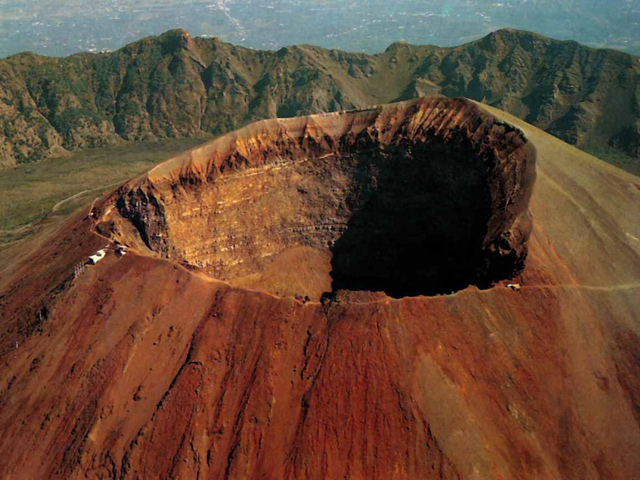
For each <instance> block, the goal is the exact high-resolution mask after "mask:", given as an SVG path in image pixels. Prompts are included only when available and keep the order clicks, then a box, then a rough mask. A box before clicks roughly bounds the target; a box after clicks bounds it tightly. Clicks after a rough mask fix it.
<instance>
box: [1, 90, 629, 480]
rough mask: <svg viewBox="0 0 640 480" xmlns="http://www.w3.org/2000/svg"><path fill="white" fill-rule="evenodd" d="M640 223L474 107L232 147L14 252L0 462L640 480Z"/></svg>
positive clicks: (64, 474) (173, 169) (260, 129)
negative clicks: (638, 475)
mask: <svg viewBox="0 0 640 480" xmlns="http://www.w3.org/2000/svg"><path fill="white" fill-rule="evenodd" d="M638 213H640V180H639V179H638V178H637V177H635V176H633V175H631V174H627V173H625V172H623V171H621V170H618V169H616V168H615V167H612V166H610V165H607V164H604V163H602V162H600V161H598V160H597V159H595V158H593V157H590V156H588V155H586V154H584V153H582V152H580V151H579V150H577V149H575V148H573V147H571V146H569V145H567V144H565V143H563V142H562V141H560V140H558V139H556V138H554V137H551V136H550V135H548V134H546V133H544V132H542V131H541V130H538V129H537V128H535V127H532V126H530V125H528V124H526V123H524V122H522V121H520V120H517V119H515V118H514V117H511V116H509V115H508V114H505V113H503V112H500V111H498V110H495V109H492V108H490V107H487V106H484V105H481V104H478V103H475V102H472V101H469V100H465V99H443V98H432V99H429V98H427V99H419V100H413V101H409V102H403V103H398V104H390V105H384V106H379V107H371V108H368V109H361V110H355V111H348V112H339V113H332V114H322V115H312V116H307V117H299V118H291V119H273V120H266V121H261V122H258V123H255V124H252V125H250V126H248V127H245V128H243V129H241V130H238V131H237V132H234V133H231V134H227V135H225V136H222V137H220V138H218V139H216V140H213V141H212V142H210V143H208V144H205V145H203V146H201V147H199V148H197V149H194V150H192V151H189V152H185V153H184V154H182V155H180V156H178V157H175V158H173V159H170V160H168V161H166V162H164V163H162V164H160V165H158V166H157V167H155V168H153V169H152V170H150V171H149V172H147V173H146V174H144V175H142V176H140V177H138V178H135V179H132V180H131V181H129V182H127V183H125V184H124V185H122V186H121V187H119V188H117V189H116V190H114V191H113V192H110V193H108V194H106V195H103V196H102V197H100V198H99V199H97V200H96V201H95V202H94V203H93V204H92V205H91V207H90V208H89V209H87V210H86V211H83V212H81V213H80V214H78V215H76V216H74V217H72V218H70V219H69V220H68V221H67V222H66V223H65V224H64V225H63V226H62V227H61V226H55V227H51V228H50V229H49V230H46V231H44V232H43V233H42V234H41V235H40V236H39V237H37V238H34V239H30V240H26V241H23V242H21V243H19V244H16V245H14V246H12V247H11V248H10V249H8V250H7V251H6V252H3V254H2V257H1V258H0V260H1V261H2V262H3V263H4V265H5V267H4V268H3V269H2V273H0V348H1V350H0V355H1V360H2V362H1V363H0V426H1V428H2V431H3V432H4V435H3V437H2V439H0V453H1V455H0V472H2V476H3V478H13V479H23V478H24V479H31V478H33V479H36V478H38V479H40V478H64V479H68V478H94V479H104V478H111V479H152V478H158V479H159V478H181V479H192V478H199V479H232V478H237V479H248V478H252V479H258V478H262V479H264V478H270V479H271V478H273V479H285V478H286V479H291V478H305V479H306V478H318V479H320V478H323V479H324V478H351V479H364V478H366V479H389V478H393V479H458V478H469V479H496V478H500V479H505V480H506V479H525V478H530V479H540V478H575V479H587V478H589V479H590V478H593V479H596V478H607V479H629V478H633V476H634V475H635V474H636V472H637V471H640V455H638V453H639V452H640V357H639V356H638V355H639V354H638V352H640V323H639V320H640V295H639V290H640V224H638V222H637V217H638ZM123 247H126V248H123ZM103 250H104V256H100V260H99V261H98V262H96V263H95V264H88V258H89V257H90V256H92V255H93V256H95V255H96V253H97V252H100V251H103Z"/></svg>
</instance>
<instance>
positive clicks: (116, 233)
mask: <svg viewBox="0 0 640 480" xmlns="http://www.w3.org/2000/svg"><path fill="white" fill-rule="evenodd" d="M534 157H535V153H534V151H533V149H532V147H531V146H530V145H529V144H527V142H526V139H524V137H523V136H522V134H521V133H520V132H519V131H518V130H516V129H514V128H513V127H511V126H509V125H505V124H500V123H498V122H496V121H495V120H494V119H493V118H492V117H489V116H488V115H486V114H484V113H481V111H479V109H478V108H477V107H476V106H475V105H473V104H471V103H470V102H467V101H464V100H443V99H427V100H420V101H414V102H408V103H402V104H395V105H389V106H384V107H379V108H375V109H371V110H366V111H359V112H346V113H340V114H330V115H320V116H311V117H303V118H297V119H288V120H270V121H264V122H259V123H257V124H254V125H252V126H250V127H247V128H245V129H242V130H240V131H238V132H236V133H234V134H230V135H227V136H225V137H222V138H220V139H218V140H216V141H213V142H211V143H210V144H208V145H206V146H204V147H202V148H200V149H199V150H196V151H193V152H191V153H189V154H187V155H185V156H183V157H181V158H178V159H174V160H171V161H169V162H167V164H165V165H162V166H161V167H158V168H157V169H155V170H153V171H151V172H150V173H149V175H148V176H146V177H144V178H140V179H136V180H134V181H132V182H130V183H129V184H127V185H125V186H124V187H123V188H122V189H120V190H119V191H117V192H116V193H115V194H114V195H113V196H112V198H111V199H110V200H109V201H108V202H107V203H110V204H111V205H110V206H109V205H105V206H104V207H103V216H102V222H101V224H100V226H99V229H101V230H102V231H103V232H104V233H107V234H109V235H111V236H112V237H114V238H115V239H118V240H119V241H121V242H123V243H125V244H129V245H133V246H137V247H139V248H142V249H148V250H151V251H153V252H156V253H158V254H160V255H162V256H164V257H167V258H170V259H173V260H176V261H179V262H182V263H185V264H188V265H190V266H193V267H195V268H199V269H202V271H204V272H206V273H207V274H208V275H210V276H212V277H215V278H218V279H222V280H226V281H229V282H231V283H234V284H237V285H241V286H246V287H252V288H259V289H264V290H268V291H271V292H273V293H276V294H279V295H295V294H298V295H301V296H305V295H306V296H309V298H311V299H318V298H319V297H320V295H322V293H325V292H330V291H334V290H338V289H346V290H370V291H384V292H385V293H387V294H388V295H390V296H396V297H401V296H407V295H433V294H439V293H449V292H452V291H455V290H459V289H462V288H465V287H466V286H468V285H470V284H474V285H478V286H488V285H490V284H491V283H492V282H494V281H496V280H500V279H504V278H508V277H510V276H512V275H513V274H514V273H516V272H517V271H519V270H520V269H521V268H522V266H523V262H524V259H525V257H526V240H527V238H528V235H529V231H530V221H529V218H528V215H527V211H526V209H527V204H528V200H529V196H530V193H531V188H532V185H533V177H534V173H533V171H534V170H533V166H534ZM105 212H109V213H108V214H106V213H105Z"/></svg>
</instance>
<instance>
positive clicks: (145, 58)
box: [0, 30, 640, 166]
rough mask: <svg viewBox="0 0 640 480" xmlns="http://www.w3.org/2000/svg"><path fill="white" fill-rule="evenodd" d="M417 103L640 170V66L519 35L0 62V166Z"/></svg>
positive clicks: (182, 42) (163, 46) (159, 44)
mask: <svg viewBox="0 0 640 480" xmlns="http://www.w3.org/2000/svg"><path fill="white" fill-rule="evenodd" d="M426 95H444V96H449V97H458V96H464V97H469V98H472V99H476V100H479V101H483V102H485V103H487V104H490V105H493V106H496V107H498V108H501V109H503V110H505V111H508V112H511V113H513V114H514V115H517V116H518V117H520V118H523V119H525V120H526V121H527V122H529V123H531V124H534V125H536V126H539V127H541V128H543V129H545V130H546V131H548V132H550V133H552V134H553V135H556V136H558V137H560V138H562V139H563V140H565V141H568V142H570V143H573V144H575V145H578V146H581V147H582V146H602V145H610V146H613V147H615V148H618V149H621V150H623V151H625V152H627V153H628V154H630V155H634V156H640V58H638V57H636V56H632V55H628V54H624V53H621V52H616V51H612V50H594V49H591V48H587V47H583V46H581V45H579V44H577V43H575V42H561V41H556V40H552V39H549V38H546V37H542V36H540V35H536V34H533V33H529V32H521V31H516V30H500V31H498V32H495V33H492V34H490V35H488V36H487V37H485V38H483V39H481V40H479V41H477V42H473V43H470V44H467V45H462V46H460V47H455V48H439V47H435V46H415V45H409V44H405V43H397V44H393V45H391V46H390V47H389V48H388V49H387V50H386V51H385V52H384V53H381V54H378V55H365V54H353V53H345V52H341V51H337V50H325V49H322V48H319V47H313V46H297V47H287V48H283V49H281V50H279V51H277V52H273V51H255V50H250V49H246V48H241V47H235V46H233V45H229V44H225V43H223V42H221V41H220V40H217V39H202V38H191V37H190V36H189V34H188V33H187V32H185V31H182V30H176V31H170V32H167V33H165V34H164V35H161V36H159V37H149V38H146V39H143V40H140V41H139V42H136V43H133V44H130V45H128V46H126V47H124V48H123V49H121V50H118V51H117V52H114V53H110V54H95V55H93V54H80V55H74V56H71V57H68V58H63V59H57V58H47V57H41V56H37V55H34V54H29V53H24V54H19V55H15V56H12V57H10V58H8V59H5V60H1V61H0V165H4V166H8V165H13V164H15V163H16V162H29V161H37V160H40V159H43V158H47V157H49V156H52V155H56V154H58V153H59V152H60V151H62V149H67V150H72V149H76V148H82V147H90V146H99V145H104V144H106V143H110V142H115V141H118V140H119V139H122V138H124V139H128V140H141V139H144V140H147V139H154V138H162V137H175V136H190V135H194V134H196V133H199V132H209V133H223V132H227V131H230V130H233V129H234V128H237V127H239V126H241V125H243V124H246V123H249V122H251V121H252V120H255V119H260V118H273V117H292V116H296V115H301V114H306V113H312V112H326V111H336V110H342V109H350V108H355V107H362V106H367V105H372V104H380V103H386V102H390V101H396V100H403V99H409V98H413V97H416V96H426Z"/></svg>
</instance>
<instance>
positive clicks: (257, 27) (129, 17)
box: [0, 0, 640, 57]
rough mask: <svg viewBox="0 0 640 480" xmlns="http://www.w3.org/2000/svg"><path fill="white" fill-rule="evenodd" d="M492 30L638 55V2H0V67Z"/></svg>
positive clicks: (351, 45) (427, 39)
mask: <svg viewBox="0 0 640 480" xmlns="http://www.w3.org/2000/svg"><path fill="white" fill-rule="evenodd" d="M605 3H606V5H604V4H605ZM569 4H570V5H569ZM582 4H583V5H584V8H578V7H579V6H580V5H582ZM614 4H616V5H614ZM563 5H568V6H566V7H563ZM569 7H570V8H569ZM614 7H615V8H614ZM34 10H35V12H36V13H34ZM27 11H28V12H29V13H27ZM363 11H364V12H366V13H364V14H363V13H362V12H363ZM576 12H582V13H576ZM502 27H513V28H518V29H525V30H535V31H537V32H539V33H543V34H545V35H548V36H551V37H554V38H559V39H572V40H576V41H578V42H581V43H584V44H586V45H589V46H593V47H599V48H614V49H618V50H622V51H626V52H628V53H634V54H640V0H608V1H607V2H601V1H599V0H572V1H568V2H554V1H550V0H503V1H502V2H492V1H484V0H448V1H442V0H436V1H431V2H428V3H427V2H423V1H418V0H404V1H399V2H386V1H383V0H369V1H367V2H365V1H364V0H351V1H337V0H319V1H314V2H306V1H303V0H262V1H257V0H236V1H233V0H217V1H214V2H211V1H210V0H209V1H193V2H188V3H182V2H179V1H177V0H147V1H141V2H132V1H128V0H96V1H89V0H75V1H72V0H62V1H59V2H47V1H44V2H39V4H38V6H29V8H28V9H27V7H25V6H21V4H20V3H19V2H12V3H7V2H3V1H2V0H0V57H5V56H8V55H12V54H15V53H18V52H22V51H32V52H34V53H38V54H42V55H49V56H66V55H70V54H74V53H78V52H94V53H97V52H107V51H111V50H115V49H118V48H120V47H122V46H124V45H126V44H127V43H129V42H132V41H135V40H137V39H139V38H141V37H144V36H148V35H156V34H159V33H161V32H164V31H166V30H168V29H172V28H184V29H186V30H188V31H189V32H191V34H192V35H194V36H205V37H207V36H216V37H220V38H221V39H222V40H224V41H226V42H229V43H234V44H237V45H243V46H246V47H250V48H256V49H279V48H281V47H283V46H286V45H292V44H301V43H304V44H314V45H319V46H322V47H326V48H336V49H342V50H347V51H360V52H367V53H378V52H381V51H384V49H385V48H386V47H387V46H388V45H390V44H391V43H393V42H395V41H398V40H404V41H407V42H409V43H416V44H437V45H441V46H453V45H459V44H462V43H465V42H469V41H472V40H475V39H477V38H480V37H482V36H483V35H486V34H487V33H489V32H491V31H493V30H496V29H498V28H502Z"/></svg>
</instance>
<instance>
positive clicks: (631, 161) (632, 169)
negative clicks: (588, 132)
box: [583, 147, 640, 177]
mask: <svg viewBox="0 0 640 480" xmlns="http://www.w3.org/2000/svg"><path fill="white" fill-rule="evenodd" d="M583 150H584V151H585V152H587V153H588V154H589V155H593V156H594V157H598V158H599V159H600V160H603V161H605V162H607V163H610V164H611V165H613V166H615V167H618V168H621V169H622V170H626V171H627V172H629V173H633V174H634V175H637V176H639V177H640V159H638V158H635V157H630V156H629V155H627V154H625V153H624V152H621V151H620V150H616V149H615V148H612V147H593V148H584V149H583Z"/></svg>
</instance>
